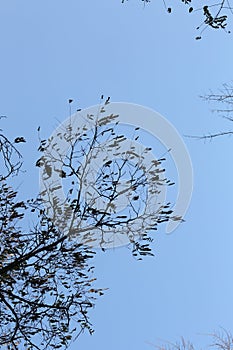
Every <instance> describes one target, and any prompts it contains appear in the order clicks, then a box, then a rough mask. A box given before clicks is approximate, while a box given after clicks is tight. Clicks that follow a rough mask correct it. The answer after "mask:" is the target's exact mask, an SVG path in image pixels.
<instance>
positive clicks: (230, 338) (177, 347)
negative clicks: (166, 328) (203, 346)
mask: <svg viewBox="0 0 233 350" xmlns="http://www.w3.org/2000/svg"><path fill="white" fill-rule="evenodd" d="M207 336H209V337H211V338H212V342H211V343H210V345H209V346H210V347H212V348H214V349H215V350H232V349H233V335H232V333H231V332H229V331H227V330H225V329H224V328H221V329H220V330H219V331H214V332H213V333H210V334H207ZM147 344H149V345H151V346H152V347H154V348H157V349H159V350H195V348H196V347H195V345H194V344H193V343H192V342H190V341H187V340H185V338H183V337H181V339H180V341H177V342H174V343H173V342H169V341H167V342H165V343H164V344H162V345H156V344H153V343H150V342H147Z"/></svg>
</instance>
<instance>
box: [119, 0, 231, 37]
mask: <svg viewBox="0 0 233 350" xmlns="http://www.w3.org/2000/svg"><path fill="white" fill-rule="evenodd" d="M126 1H129V0H122V1H121V2H122V3H125V2H126ZM152 1H153V0H142V2H143V3H144V5H145V4H148V3H150V2H152ZM181 2H182V3H183V4H184V5H185V6H186V7H187V9H188V11H187V12H188V13H194V12H197V13H201V14H202V17H203V19H201V24H200V25H199V26H198V27H197V28H196V29H197V30H198V31H199V35H198V36H196V39H197V40H200V39H201V38H202V37H201V35H202V33H203V32H204V31H205V30H206V29H207V28H208V27H210V28H213V29H223V30H224V31H226V26H227V19H228V13H229V12H230V13H231V14H232V10H233V8H232V7H231V3H230V0H221V1H220V2H217V3H216V2H215V1H208V3H205V4H203V6H202V7H201V8H200V7H199V6H200V4H197V1H195V0H181ZM162 3H163V5H164V7H165V9H166V11H167V12H168V13H172V12H174V11H173V7H172V6H173V4H172V6H169V5H168V1H167V0H163V2H162ZM228 33H230V31H228Z"/></svg>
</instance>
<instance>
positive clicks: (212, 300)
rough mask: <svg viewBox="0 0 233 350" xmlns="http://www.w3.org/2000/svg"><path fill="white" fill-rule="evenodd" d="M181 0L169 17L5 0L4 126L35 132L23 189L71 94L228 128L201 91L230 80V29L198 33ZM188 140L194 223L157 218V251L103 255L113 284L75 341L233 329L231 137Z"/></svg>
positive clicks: (99, 261)
mask: <svg viewBox="0 0 233 350" xmlns="http://www.w3.org/2000/svg"><path fill="white" fill-rule="evenodd" d="M181 5H182V4H181ZM181 5H180V6H178V7H177V8H176V9H175V8H174V11H173V13H172V14H168V13H166V12H165V10H164V7H163V3H162V1H161V2H159V1H152V3H151V4H149V5H147V6H145V7H143V4H142V3H141V1H136V0H130V1H128V2H126V3H125V4H121V0H111V1H109V0H100V1H96V0H92V1H80V0H68V1H65V2H64V1H61V0H56V1H55V0H50V1H45V0H40V1H30V0H22V1H18V0H8V1H7V2H3V1H2V2H1V6H0V9H1V11H0V47H1V58H0V60H1V65H0V81H1V85H0V89H1V94H0V101H1V110H0V114H1V115H7V116H8V119H7V120H2V121H1V128H4V130H5V132H6V134H8V135H9V136H10V137H15V136H24V137H25V138H26V139H27V143H26V144H22V145H20V148H21V151H22V153H23V154H24V156H25V169H27V173H26V174H25V177H23V178H22V181H23V183H22V184H21V187H20V188H21V190H22V191H23V192H24V193H25V195H27V196H28V197H30V196H31V195H33V194H35V193H37V191H38V188H39V182H38V169H37V168H35V167H34V164H35V161H36V159H37V157H38V154H37V151H36V150H37V146H38V139H37V131H36V130H37V127H38V126H39V125H40V126H41V130H42V134H43V136H44V137H48V136H49V135H50V134H51V133H52V131H53V130H54V128H55V127H56V126H57V125H58V123H59V122H61V121H63V120H64V119H65V118H66V117H67V116H68V114H69V107H68V104H67V100H68V98H73V99H74V111H75V109H76V108H87V107H89V106H92V105H95V104H97V103H98V102H99V97H100V96H101V94H104V95H105V96H106V97H107V96H111V99H112V101H115V102H120V101H125V102H132V103H137V104H141V105H144V106H146V107H149V108H152V109H154V110H156V111H158V112H159V113H160V114H162V115H163V116H164V117H166V118H167V119H168V120H169V121H170V122H171V123H172V124H173V125H174V126H175V127H176V129H177V130H178V132H179V133H180V134H181V135H185V134H191V135H196V134H199V135H203V134H206V133H209V132H215V131H220V130H226V129H228V128H230V127H231V124H230V123H229V122H227V121H224V120H223V119H221V118H219V117H218V116H217V115H214V114H212V113H211V112H210V109H211V106H210V105H208V104H207V103H204V102H203V101H201V100H200V99H199V97H198V96H199V95H201V94H204V93H208V92H209V89H213V90H215V89H217V88H219V87H221V84H222V83H225V82H229V81H230V80H231V79H232V75H231V71H232V59H233V49H232V40H233V37H232V35H233V34H232V35H228V34H226V33H224V32H221V31H214V30H212V31H211V30H206V32H205V35H204V36H203V39H202V40H200V41H195V39H194V38H195V36H196V35H197V34H198V32H197V31H195V27H196V26H198V25H199V24H200V23H199V21H198V18H197V17H196V16H195V14H193V15H191V14H188V13H187V11H186V8H184V7H183V6H181ZM186 13H187V14H186ZM231 20H232V19H231ZM232 126H233V125H232ZM184 141H185V143H186V145H187V147H188V149H189V152H190V155H191V158H192V163H193V169H194V192H193V197H192V202H191V206H190V208H189V211H188V213H187V215H186V218H185V219H186V222H185V223H184V224H182V226H180V227H179V228H178V229H177V230H176V231H175V232H174V233H173V234H171V235H166V234H165V229H164V227H163V226H161V228H160V230H159V232H158V233H157V234H156V236H155V243H154V244H153V247H154V252H155V255H156V256H155V257H154V258H146V259H144V260H143V261H136V260H134V259H133V258H132V257H131V255H130V251H129V249H128V248H127V247H125V248H121V249H115V250H114V251H107V252H106V253H103V252H101V253H98V254H97V256H96V258H95V265H96V276H97V278H98V286H100V287H108V288H109V290H108V291H106V294H105V296H103V297H102V298H100V299H99V300H98V301H97V303H96V307H95V309H94V310H93V311H92V312H91V313H90V315H91V319H92V322H93V326H94V328H95V330H96V332H95V334H94V335H93V336H89V335H88V334H87V333H86V334H84V335H82V336H81V337H80V338H79V339H78V340H77V341H76V342H75V343H73V344H72V345H71V347H70V349H71V350H76V349H82V350H92V349H102V350H109V349H111V350H119V349H121V350H126V349H127V350H128V349H129V348H130V349H134V350H144V349H145V350H147V349H148V350H149V349H152V346H151V345H149V344H148V343H147V342H150V343H154V344H157V343H158V339H166V340H170V341H175V340H177V339H178V338H179V337H180V336H181V335H183V336H184V337H185V338H188V339H190V340H193V341H194V342H197V344H198V345H202V346H203V347H204V346H205V344H206V343H208V339H207V338H206V337H205V336H201V335H198V334H200V333H202V334H203V333H209V332H212V331H213V330H214V329H218V327H219V326H222V327H225V328H226V329H229V330H232V331H233V329H232V328H231V327H232V324H233V302H232V295H233V283H232V278H231V276H232V265H233V255H232V247H233V233H232V226H233V225H232V219H231V216H232V198H233V188H232V172H233V166H232V161H231V156H232V152H231V146H232V142H233V141H232V139H231V138H229V137H225V138H222V139H216V140H214V141H212V142H206V143H204V142H203V141H197V140H193V139H188V138H184ZM168 171H169V162H168Z"/></svg>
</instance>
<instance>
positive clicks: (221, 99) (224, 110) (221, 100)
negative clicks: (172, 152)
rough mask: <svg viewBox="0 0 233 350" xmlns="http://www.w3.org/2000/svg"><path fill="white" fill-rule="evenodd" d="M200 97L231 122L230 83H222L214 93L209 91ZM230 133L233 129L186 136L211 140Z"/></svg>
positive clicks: (232, 96) (231, 101)
mask: <svg viewBox="0 0 233 350" xmlns="http://www.w3.org/2000/svg"><path fill="white" fill-rule="evenodd" d="M200 97H201V98H202V99H203V100H204V101H207V102H208V103H211V104H212V105H213V108H212V112H214V113H217V114H218V115H219V116H220V117H222V118H223V119H226V120H228V121H230V122H233V115H232V113H233V86H232V84H231V83H229V84H223V86H222V88H221V89H219V90H218V91H217V92H216V93H215V92H213V91H210V93H208V94H206V95H203V96H200ZM232 134H233V130H229V129H228V130H225V131H219V132H210V133H209V134H207V135H203V136H198V135H196V136H194V135H192V136H190V135H186V136H187V137H190V138H196V139H203V140H212V139H213V138H216V137H219V136H231V135H232Z"/></svg>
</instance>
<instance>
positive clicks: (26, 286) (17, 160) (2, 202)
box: [0, 100, 181, 350]
mask: <svg viewBox="0 0 233 350" xmlns="http://www.w3.org/2000/svg"><path fill="white" fill-rule="evenodd" d="M107 103H109V100H107V101H106V103H105V105H106V104H107ZM105 105H104V106H102V107H101V109H100V113H99V114H98V116H97V117H96V116H94V115H87V116H85V118H84V123H83V124H82V127H78V125H75V121H74V120H72V118H71V119H70V120H71V123H69V124H68V126H67V127H65V128H64V129H58V130H57V133H56V138H55V139H53V138H52V137H51V138H49V139H48V140H41V139H40V146H39V151H40V152H42V156H41V157H40V159H39V160H38V161H37V163H36V165H37V166H38V167H40V170H41V194H40V195H39V196H38V198H36V199H29V200H19V199H18V195H19V193H18V191H17V190H14V188H13V185H12V182H11V180H12V177H13V176H17V175H19V172H20V170H21V167H22V156H21V154H20V152H19V151H18V150H17V148H16V144H18V143H20V142H25V140H24V138H23V137H17V138H16V139H15V140H14V142H11V141H9V139H8V138H7V137H6V136H5V135H4V134H1V135H0V155H1V174H0V345H1V348H3V347H5V348H6V349H9V350H11V349H20V348H22V347H23V348H25V349H40V350H41V349H50V348H51V349H59V348H66V347H67V346H68V344H69V342H70V340H71V339H72V338H74V337H75V336H76V337H77V336H78V335H79V334H80V333H81V332H82V331H83V330H85V329H88V330H89V332H90V333H92V332H93V329H92V326H91V323H90V320H89V317H88V310H89V309H90V308H92V307H93V306H94V302H95V298H96V296H98V295H102V294H103V289H98V288H95V287H94V286H93V283H94V281H95V278H94V277H93V269H94V267H93V266H92V264H91V262H90V260H91V259H92V257H93V255H94V252H93V248H96V247H99V248H102V250H105V249H106V248H109V247H111V246H112V245H114V244H117V242H118V241H117V240H119V239H121V238H122V237H123V238H124V239H126V242H125V244H127V243H128V244H130V245H131V247H132V252H133V255H134V256H136V257H138V256H139V258H140V256H143V255H153V254H152V252H151V248H150V242H151V241H152V238H151V237H149V233H150V232H151V231H152V230H156V229H157V226H158V224H159V223H161V222H165V221H168V220H180V219H181V218H179V217H174V216H172V210H171V209H170V205H169V204H164V203H162V202H161V203H160V202H158V203H157V205H156V206H155V205H154V204H155V202H154V199H155V198H157V199H161V198H160V194H161V193H162V191H161V189H162V188H163V187H164V186H165V187H166V186H167V185H170V184H171V183H170V182H169V181H168V180H167V179H166V178H165V177H164V169H163V168H161V166H160V165H161V162H162V160H157V161H156V160H154V159H153V160H152V159H151V158H150V149H149V148H145V149H137V148H135V146H133V144H132V143H130V142H127V139H126V137H125V136H124V135H122V134H118V133H117V116H115V115H104V108H105ZM90 125H91V128H90ZM87 126H89V128H87ZM137 137H138V136H135V139H136V138H137ZM58 138H59V140H60V143H57V142H55V141H57V140H58ZM64 142H65V143H64ZM65 144H66V145H68V146H69V147H68V149H67V148H66V147H65V148H64V149H63V147H62V146H63V145H65ZM122 146H123V148H122ZM113 155H114V157H115V159H113ZM109 156H110V157H111V159H109ZM145 159H147V162H146V164H147V167H146V168H145ZM95 160H96V161H98V163H99V165H101V166H100V170H99V171H97V170H96V168H95V165H94V164H95ZM93 161H94V163H93ZM100 161H101V162H102V163H101V164H100ZM54 176H55V177H54ZM58 178H59V179H60V180H61V181H63V183H62V185H61V184H60V183H57V181H54V179H58ZM60 187H64V188H65V189H67V193H66V195H61V192H60V191H61V188H60ZM123 197H124V200H123V199H122V198H123ZM121 205H123V207H124V209H122V210H123V211H121V212H120V213H119V212H118V211H119V207H120V206H121ZM29 219H30V222H33V225H32V227H28V224H27V222H28V221H29ZM140 259H141V258H140Z"/></svg>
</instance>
